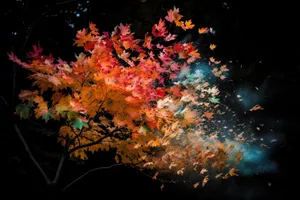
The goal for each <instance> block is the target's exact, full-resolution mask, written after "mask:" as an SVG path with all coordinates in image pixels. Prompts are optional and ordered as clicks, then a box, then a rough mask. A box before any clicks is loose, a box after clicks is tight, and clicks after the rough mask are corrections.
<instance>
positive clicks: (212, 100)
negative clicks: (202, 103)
mask: <svg viewBox="0 0 300 200" xmlns="http://www.w3.org/2000/svg"><path fill="white" fill-rule="evenodd" d="M209 100H210V102H212V103H220V99H219V98H216V97H212V98H210V99H209Z"/></svg>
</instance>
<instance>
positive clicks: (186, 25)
mask: <svg viewBox="0 0 300 200" xmlns="http://www.w3.org/2000/svg"><path fill="white" fill-rule="evenodd" d="M194 26H195V24H192V20H188V21H185V27H184V29H192V28H194Z"/></svg>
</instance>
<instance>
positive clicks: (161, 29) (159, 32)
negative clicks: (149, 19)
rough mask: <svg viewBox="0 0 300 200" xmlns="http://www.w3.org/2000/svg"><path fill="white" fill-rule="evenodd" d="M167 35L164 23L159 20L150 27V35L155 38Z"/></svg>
mask: <svg viewBox="0 0 300 200" xmlns="http://www.w3.org/2000/svg"><path fill="white" fill-rule="evenodd" d="M167 33H168V31H167V29H166V27H165V21H164V20H162V19H160V20H159V22H158V24H154V26H153V27H152V35H153V36H155V37H165V36H166V34H167Z"/></svg>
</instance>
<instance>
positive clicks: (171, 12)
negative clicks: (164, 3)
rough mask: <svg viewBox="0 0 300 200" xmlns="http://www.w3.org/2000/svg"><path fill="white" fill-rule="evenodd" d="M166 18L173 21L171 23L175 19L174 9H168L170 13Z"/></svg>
mask: <svg viewBox="0 0 300 200" xmlns="http://www.w3.org/2000/svg"><path fill="white" fill-rule="evenodd" d="M165 19H166V20H167V21H169V22H171V23H172V22H173V21H174V15H173V10H172V9H170V10H169V11H168V15H167V16H166V17H165Z"/></svg>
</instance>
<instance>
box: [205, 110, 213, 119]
mask: <svg viewBox="0 0 300 200" xmlns="http://www.w3.org/2000/svg"><path fill="white" fill-rule="evenodd" d="M204 116H205V117H206V118H207V119H212V118H214V117H213V113H212V112H204Z"/></svg>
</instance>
